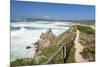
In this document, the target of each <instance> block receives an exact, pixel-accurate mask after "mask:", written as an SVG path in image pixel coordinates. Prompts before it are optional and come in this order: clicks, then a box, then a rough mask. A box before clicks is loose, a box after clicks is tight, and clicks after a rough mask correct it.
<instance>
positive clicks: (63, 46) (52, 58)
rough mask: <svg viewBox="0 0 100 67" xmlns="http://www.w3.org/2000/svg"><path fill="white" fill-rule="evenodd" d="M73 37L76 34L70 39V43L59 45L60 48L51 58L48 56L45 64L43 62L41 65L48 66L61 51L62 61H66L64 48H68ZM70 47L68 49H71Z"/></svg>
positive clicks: (66, 56)
mask: <svg viewBox="0 0 100 67" xmlns="http://www.w3.org/2000/svg"><path fill="white" fill-rule="evenodd" d="M75 37H76V34H75V35H74V36H72V38H71V39H70V41H69V42H68V43H67V44H63V45H61V47H60V48H59V49H58V50H57V51H56V52H55V53H54V54H53V55H52V56H50V57H49V58H48V60H47V61H46V62H44V63H42V64H50V63H51V62H52V61H53V60H54V58H55V57H56V56H57V55H58V54H59V53H60V52H62V51H63V56H64V60H66V59H67V58H68V55H67V54H66V52H67V49H66V47H68V44H71V43H73V42H74V40H75ZM72 45H73V44H72ZM72 45H70V47H69V48H71V47H72ZM68 51H69V50H68ZM64 63H66V61H64Z"/></svg>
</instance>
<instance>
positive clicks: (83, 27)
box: [77, 25, 95, 34]
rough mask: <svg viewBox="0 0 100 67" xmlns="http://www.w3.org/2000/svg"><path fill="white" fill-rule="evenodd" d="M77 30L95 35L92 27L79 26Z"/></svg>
mask: <svg viewBox="0 0 100 67" xmlns="http://www.w3.org/2000/svg"><path fill="white" fill-rule="evenodd" d="M77 29H78V30H79V31H80V32H83V33H87V34H95V30H93V29H92V28H91V27H87V26H80V25H77Z"/></svg>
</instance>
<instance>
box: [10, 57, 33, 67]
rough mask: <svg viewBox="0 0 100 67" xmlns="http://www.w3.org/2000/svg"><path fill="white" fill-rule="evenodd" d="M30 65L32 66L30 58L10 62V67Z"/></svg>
mask: <svg viewBox="0 0 100 67" xmlns="http://www.w3.org/2000/svg"><path fill="white" fill-rule="evenodd" d="M32 64H33V62H32V58H22V59H16V60H15V61H11V62H10V67H16V66H27V65H32Z"/></svg>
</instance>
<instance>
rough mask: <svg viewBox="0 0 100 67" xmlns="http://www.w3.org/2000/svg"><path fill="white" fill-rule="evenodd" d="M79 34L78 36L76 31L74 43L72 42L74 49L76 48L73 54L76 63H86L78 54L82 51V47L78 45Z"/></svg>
mask: <svg viewBox="0 0 100 67" xmlns="http://www.w3.org/2000/svg"><path fill="white" fill-rule="evenodd" d="M79 34H80V32H79V31H78V30H77V32H76V39H75V41H74V43H75V48H76V52H75V60H76V62H78V63H79V62H87V60H85V59H84V58H83V57H82V55H81V54H80V52H82V51H83V48H84V47H83V46H82V45H81V44H80V43H79V41H78V40H79Z"/></svg>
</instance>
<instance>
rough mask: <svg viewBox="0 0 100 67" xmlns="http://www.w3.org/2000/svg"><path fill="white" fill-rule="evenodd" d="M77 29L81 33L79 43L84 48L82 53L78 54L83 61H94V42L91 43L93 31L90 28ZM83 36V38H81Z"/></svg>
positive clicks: (79, 27) (79, 26)
mask: <svg viewBox="0 0 100 67" xmlns="http://www.w3.org/2000/svg"><path fill="white" fill-rule="evenodd" d="M77 29H78V30H79V31H80V32H81V33H80V41H81V42H80V43H81V44H82V45H83V46H84V48H83V52H81V53H80V54H81V55H82V56H83V58H84V59H86V60H88V61H95V41H93V39H94V37H90V38H89V36H91V35H92V36H94V35H95V30H94V29H92V28H91V27H87V26H81V25H77ZM83 34H84V36H82V35H83Z"/></svg>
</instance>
